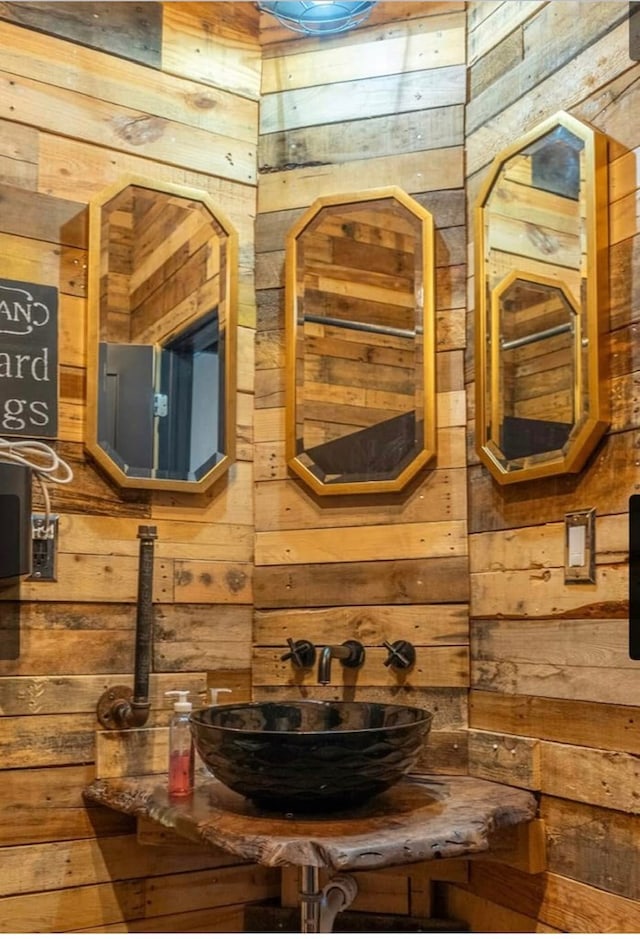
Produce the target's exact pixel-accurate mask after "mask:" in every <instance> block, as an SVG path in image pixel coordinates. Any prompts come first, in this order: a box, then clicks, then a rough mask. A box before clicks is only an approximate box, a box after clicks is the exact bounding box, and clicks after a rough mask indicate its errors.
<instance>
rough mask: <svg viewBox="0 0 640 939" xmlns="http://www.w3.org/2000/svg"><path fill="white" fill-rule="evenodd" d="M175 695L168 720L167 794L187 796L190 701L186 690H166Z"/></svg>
mask: <svg viewBox="0 0 640 939" xmlns="http://www.w3.org/2000/svg"><path fill="white" fill-rule="evenodd" d="M165 694H166V695H168V696H172V697H177V699H178V700H177V701H176V702H175V704H174V705H173V711H174V713H173V716H172V718H171V720H170V722H169V795H171V796H188V795H189V793H190V792H191V790H192V789H193V764H194V750H193V737H192V736H191V725H190V724H189V714H190V712H191V707H192V705H191V702H190V701H187V695H188V694H189V692H188V691H166V692H165Z"/></svg>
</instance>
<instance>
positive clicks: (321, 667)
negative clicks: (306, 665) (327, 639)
mask: <svg viewBox="0 0 640 939" xmlns="http://www.w3.org/2000/svg"><path fill="white" fill-rule="evenodd" d="M332 659H338V660H339V661H341V662H342V664H343V665H344V667H345V668H360V666H361V665H362V664H363V663H364V646H363V645H362V643H361V642H358V640H357V639H347V641H346V642H343V643H342V645H339V646H323V648H322V651H321V652H320V660H319V662H318V684H320V685H328V684H329V683H330V682H331V660H332Z"/></svg>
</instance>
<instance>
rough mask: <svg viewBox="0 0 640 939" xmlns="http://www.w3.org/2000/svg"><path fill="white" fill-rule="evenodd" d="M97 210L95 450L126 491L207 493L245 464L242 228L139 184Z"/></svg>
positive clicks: (195, 196)
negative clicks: (241, 439)
mask: <svg viewBox="0 0 640 939" xmlns="http://www.w3.org/2000/svg"><path fill="white" fill-rule="evenodd" d="M89 212H90V216H89V217H90V249H89V256H90V272H89V274H90V281H89V327H88V342H87V418H88V420H87V440H86V445H87V449H88V450H89V452H90V453H91V454H92V456H93V457H94V458H95V460H96V461H97V462H98V464H99V465H100V466H101V467H102V468H103V469H104V470H105V471H106V472H107V473H108V474H109V475H110V476H111V478H112V479H113V480H114V481H115V482H116V483H117V484H118V485H120V486H123V487H131V488H136V489H161V490H176V491H190V492H204V491H206V490H207V489H208V488H209V487H210V486H211V485H212V483H213V482H214V481H215V480H216V479H218V478H219V476H221V475H222V474H223V473H224V472H225V471H226V469H227V468H228V466H229V464H230V463H231V461H232V460H233V458H234V429H235V427H234V425H235V420H234V414H235V406H234V402H235V341H236V336H235V332H236V329H235V324H236V313H235V291H236V255H237V245H236V235H235V232H234V231H233V229H232V227H231V225H230V224H229V223H228V222H227V221H226V219H225V218H224V217H223V216H222V215H221V213H220V212H219V211H218V210H217V209H215V208H214V206H213V205H212V203H211V201H210V199H209V197H208V196H207V194H206V193H204V192H201V191H199V190H193V189H189V188H186V187H181V186H173V185H159V184H158V183H156V182H152V181H149V180H143V179H138V178H134V177H128V178H126V179H124V180H121V181H120V182H119V183H117V184H116V185H115V186H112V187H110V188H109V189H107V190H105V191H104V192H102V193H100V194H99V195H98V196H97V197H96V198H95V199H94V200H93V201H92V203H91V205H90V210H89Z"/></svg>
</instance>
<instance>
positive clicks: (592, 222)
mask: <svg viewBox="0 0 640 939" xmlns="http://www.w3.org/2000/svg"><path fill="white" fill-rule="evenodd" d="M558 127H561V128H566V129H567V130H568V131H569V132H570V133H571V134H573V135H575V136H576V137H578V138H579V139H580V140H581V141H582V143H583V145H584V151H583V152H584V164H585V175H584V180H583V181H582V182H581V185H583V184H584V189H585V191H584V207H585V219H584V222H583V230H582V236H583V249H582V252H583V254H584V255H585V257H586V274H583V275H582V277H581V284H582V289H581V291H580V292H577V291H572V290H571V289H570V288H569V287H568V286H567V285H566V284H565V283H564V282H563V281H562V280H561V279H556V278H550V277H544V276H542V275H540V274H539V273H537V272H536V273H532V272H528V271H527V269H526V263H523V262H525V261H526V258H525V257H524V256H521V255H518V254H516V253H514V260H513V264H512V268H511V270H510V271H508V272H506V273H505V272H504V271H503V272H502V273H501V276H500V277H499V278H498V280H499V282H495V283H492V282H491V280H490V277H489V273H488V271H487V262H486V258H487V254H488V251H489V250H490V248H489V247H488V246H487V244H486V233H487V227H488V225H487V217H486V216H487V212H488V209H487V203H488V202H489V200H490V198H491V194H492V191H493V188H494V185H496V184H499V182H500V176H501V173H502V170H503V167H504V166H505V164H506V163H507V161H508V160H509V159H511V158H512V157H514V156H516V155H517V154H518V153H519V152H520V151H522V150H523V149H526V148H527V147H529V146H531V145H532V144H533V143H535V142H536V141H537V140H539V139H540V138H542V137H544V136H545V135H546V134H548V133H549V132H551V131H553V130H554V129H555V128H558ZM580 201H582V196H581V200H580ZM524 211H525V210H523V213H524ZM521 217H523V219H524V221H525V223H526V224H527V225H529V226H531V225H533V224H534V223H531V222H529V221H527V220H526V218H525V217H524V214H523V216H521ZM608 246H609V242H608V189H607V140H606V137H605V136H604V135H603V134H600V133H599V132H597V131H596V130H594V129H593V128H591V127H589V126H588V125H586V124H584V123H583V122H582V121H580V120H578V119H577V118H575V117H573V116H572V115H570V114H567V113H566V112H564V111H560V112H558V113H557V114H555V115H553V116H552V117H550V118H549V119H548V120H546V121H544V122H542V123H541V124H539V125H537V126H536V127H535V128H533V129H532V130H531V131H529V132H528V133H527V134H525V135H523V136H522V137H521V138H519V139H518V140H517V141H516V142H515V143H514V144H512V145H511V146H510V147H507V148H506V149H505V150H503V151H501V152H500V153H498V155H497V156H496V157H495V159H494V160H493V163H492V166H491V169H490V171H489V174H488V176H487V178H486V180H485V182H484V184H483V186H482V188H481V190H480V193H479V195H478V198H477V200H476V203H475V304H476V314H475V386H476V387H475V392H476V393H475V402H476V403H475V407H476V416H475V423H476V451H477V453H478V456H479V457H480V459H481V461H482V463H483V464H484V465H485V466H486V467H487V468H488V469H489V471H490V472H491V474H492V476H493V477H494V479H496V480H497V481H498V482H499V483H501V484H510V483H515V482H519V481H523V480H531V479H537V478H541V477H546V476H555V475H559V474H563V473H576V472H578V471H579V470H581V469H582V467H583V466H584V464H585V462H586V460H587V458H588V457H589V455H590V454H591V452H592V451H593V449H594V447H595V446H596V444H597V442H598V441H599V440H600V438H601V437H602V435H603V434H604V432H605V430H606V429H607V427H608V424H609V395H608V387H607V382H606V377H607V374H608V368H607V361H606V357H605V356H606V350H605V348H604V347H603V343H602V342H601V340H600V337H601V334H602V332H603V331H604V329H605V328H606V316H605V313H606V311H607V310H608V259H607V250H608ZM533 266H534V267H535V263H534V264H533ZM578 270H580V268H578ZM516 279H520V280H524V281H529V282H530V284H531V285H532V286H533V285H535V286H540V287H542V286H545V285H546V286H548V287H550V288H553V289H557V290H559V291H560V292H561V293H562V295H563V297H564V299H565V300H566V302H567V304H568V305H569V306H570V307H572V308H575V309H573V312H574V313H575V317H576V327H575V341H574V346H573V350H574V351H573V354H574V357H575V358H574V362H575V366H576V367H575V371H576V373H577V377H576V379H575V384H574V401H578V400H580V401H582V400H583V397H584V391H585V388H586V390H587V396H588V401H587V406H586V408H585V409H584V410H583V411H582V412H581V414H580V415H579V416H578V415H576V417H575V419H574V424H573V428H572V431H571V433H570V434H569V440H568V443H567V445H566V446H565V447H564V448H563V449H559V450H552V451H547V452H540V453H533V454H530V455H527V456H524V457H523V456H520V457H517V458H512V459H508V458H507V457H505V455H504V454H503V453H502V451H501V449H500V446H499V443H498V442H497V441H496V440H494V439H492V437H491V433H490V430H491V428H492V427H493V421H494V420H495V415H496V413H497V412H498V404H499V399H500V383H499V356H500V341H501V337H500V316H499V305H500V299H501V296H502V295H503V294H504V292H505V290H508V289H509V288H510V287H511V286H512V285H513V283H514V281H515V280H516ZM585 348H586V350H587V352H586V356H584V349H585ZM581 352H582V355H580V353H581ZM583 356H584V362H583ZM581 363H583V364H581ZM576 427H577V431H576ZM574 431H575V432H574Z"/></svg>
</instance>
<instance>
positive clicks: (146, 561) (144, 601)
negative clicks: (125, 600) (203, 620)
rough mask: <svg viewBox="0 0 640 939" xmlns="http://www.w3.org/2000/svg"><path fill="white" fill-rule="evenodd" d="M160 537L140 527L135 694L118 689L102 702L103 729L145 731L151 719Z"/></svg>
mask: <svg viewBox="0 0 640 939" xmlns="http://www.w3.org/2000/svg"><path fill="white" fill-rule="evenodd" d="M157 537H158V535H157V529H156V526H155V525H140V526H138V538H139V539H140V551H139V564H138V604H137V611H136V639H135V658H134V665H133V692H132V691H131V689H130V688H125V687H123V686H120V685H116V686H114V687H112V688H107V690H106V691H105V692H104V694H103V695H102V696H101V697H100V700H99V701H98V708H97V714H98V720H99V721H100V723H101V724H102V726H103V727H107V728H108V729H110V730H112V729H119V728H127V727H142V726H143V725H144V724H146V722H147V720H148V719H149V712H150V710H151V702H150V701H149V675H150V673H151V660H152V657H153V651H152V650H153V550H154V541H155V540H156V538H157Z"/></svg>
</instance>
